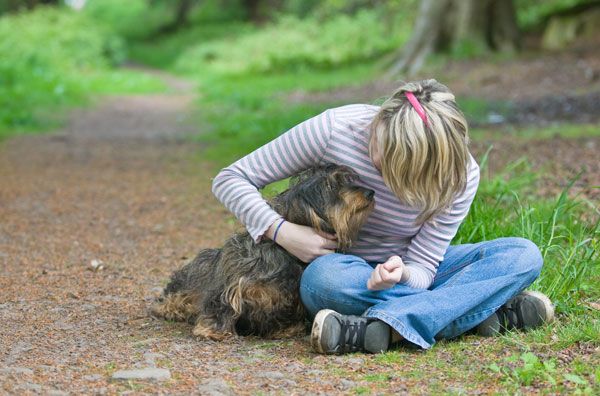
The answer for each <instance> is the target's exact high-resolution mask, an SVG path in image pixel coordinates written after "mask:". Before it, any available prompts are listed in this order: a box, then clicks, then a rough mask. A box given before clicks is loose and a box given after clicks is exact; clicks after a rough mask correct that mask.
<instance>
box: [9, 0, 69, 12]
mask: <svg viewBox="0 0 600 396" xmlns="http://www.w3.org/2000/svg"><path fill="white" fill-rule="evenodd" d="M59 3H60V0H0V13H2V12H11V11H18V10H21V9H28V10H31V9H33V8H35V7H36V6H38V5H42V4H53V5H58V4H59Z"/></svg>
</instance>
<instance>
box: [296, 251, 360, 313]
mask: <svg viewBox="0 0 600 396" xmlns="http://www.w3.org/2000/svg"><path fill="white" fill-rule="evenodd" d="M367 267H368V268H370V267H369V265H368V264H367V263H366V262H365V261H364V260H362V259H360V258H359V257H355V256H349V255H343V254H337V253H335V254H329V255H326V256H322V257H319V258H317V259H316V260H314V261H313V262H312V263H310V264H309V266H308V267H306V269H305V270H304V273H303V274H302V279H301V280H300V298H301V300H302V302H303V303H304V306H305V307H306V308H307V310H308V311H309V313H310V314H311V315H314V314H316V313H317V311H319V310H320V309H325V308H329V309H335V310H336V311H338V312H344V313H347V314H357V313H356V312H354V311H353V310H352V309H354V308H357V305H356V301H355V300H356V294H357V292H356V287H357V284H359V283H361V281H360V280H359V279H358V277H360V276H363V275H364V274H362V273H363V272H365V273H366V272H367V271H368V268H367ZM362 283H364V284H365V287H366V280H364V282H362ZM349 309H350V310H351V311H352V312H350V311H349ZM357 309H362V310H364V309H366V308H357ZM357 312H358V311H357ZM360 312H362V311H360ZM360 312H358V313H360Z"/></svg>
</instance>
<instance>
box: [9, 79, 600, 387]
mask: <svg viewBox="0 0 600 396" xmlns="http://www.w3.org/2000/svg"><path fill="white" fill-rule="evenodd" d="M169 82H170V84H171V85H172V86H173V88H174V90H173V92H172V93H171V94H164V95H149V96H129V97H108V98H104V99H103V100H102V101H100V102H99V103H98V104H97V105H96V106H94V107H92V108H90V109H79V110H75V111H74V112H73V113H72V115H71V117H70V121H69V123H68V125H67V126H66V127H65V128H63V129H62V130H59V131H56V132H55V133H52V134H47V135H35V136H19V137H15V138H12V139H10V140H8V141H5V142H2V143H1V144H0V178H1V180H2V184H1V185H0V219H1V222H0V265H1V268H2V272H1V274H0V384H1V385H0V389H1V392H4V393H9V394H39V393H42V394H55V395H59V394H67V393H75V394H80V393H84V394H116V393H125V392H131V393H169V394H170V393H176V394H190V393H198V394H212V395H220V394H233V393H240V394H256V393H285V394H304V393H306V392H310V393H322V394H331V393H348V392H354V391H355V389H356V388H357V387H360V386H365V387H367V388H373V387H375V388H374V389H376V391H377V389H379V388H377V387H380V386H382V385H381V383H376V384H375V385H374V384H373V382H372V380H371V382H369V380H367V379H366V378H368V376H369V375H370V376H371V377H372V376H373V375H377V374H378V373H379V372H380V371H381V367H382V364H381V363H379V362H378V361H377V360H376V357H374V356H366V355H350V356H344V357H324V356H317V355H315V354H313V353H311V352H310V351H309V348H308V341H307V340H306V339H293V340H287V341H273V342H271V341H268V342H267V341H264V340H257V339H252V338H249V339H232V340H230V341H228V342H223V343H216V342H209V341H199V340H196V339H194V338H193V337H192V336H191V331H190V330H191V329H190V326H188V325H187V324H180V323H169V322H165V321H161V320H156V319H153V318H152V317H150V316H149V315H148V311H147V310H148V307H149V306H150V304H151V302H152V300H153V299H154V298H155V297H156V296H157V295H158V294H159V293H160V291H161V289H162V287H163V286H164V284H165V283H166V281H167V279H168V277H169V275H170V273H171V272H172V271H173V270H174V269H175V268H177V267H178V266H179V265H181V264H183V263H185V262H186V261H187V260H189V259H190V258H191V257H193V256H194V255H195V254H196V252H197V251H198V250H199V249H201V248H204V247H213V246H218V245H219V244H220V243H221V241H222V240H223V239H224V238H225V237H226V236H227V235H228V234H230V233H231V232H232V231H233V230H234V228H235V227H236V225H235V222H234V221H233V220H232V217H231V215H230V214H229V213H228V212H227V210H226V209H225V208H224V207H222V205H221V204H219V203H218V202H217V201H216V200H215V198H214V197H213V196H212V194H211V192H210V178H211V176H212V175H213V173H214V166H213V165H211V164H209V163H206V162H204V161H203V160H202V147H201V146H200V145H199V144H197V143H193V142H191V141H190V140H188V139H185V137H186V135H188V134H191V133H196V131H195V130H194V128H193V127H192V123H191V122H190V120H189V118H190V117H189V116H190V112H189V109H190V104H191V103H192V100H193V98H194V97H193V95H191V94H190V92H191V91H192V87H190V86H189V85H187V84H186V83H185V82H182V81H179V80H176V79H173V78H171V77H170V78H169ZM552 142H556V141H555V140H553V141H552ZM481 144H482V145H483V143H481ZM507 144H508V143H507ZM548 144H549V146H548V148H544V149H543V150H542V149H541V148H540V145H537V144H536V145H531V146H528V148H524V150H525V151H521V153H526V154H534V153H537V152H538V151H542V152H543V153H544V154H543V155H550V154H552V153H553V154H554V155H555V161H554V162H555V163H557V164H562V165H557V166H565V167H567V168H568V169H571V167H574V168H576V167H578V166H579V165H581V164H587V165H590V164H591V165H594V158H596V157H594V155H595V154H594V153H595V152H596V151H597V147H598V144H599V142H598V140H597V139H582V140H581V141H568V142H566V141H560V145H559V146H560V147H561V149H564V152H561V153H559V155H558V156H557V155H556V154H557V153H556V151H555V150H556V147H557V146H556V145H555V143H548ZM519 147H520V146H519ZM519 147H516V146H507V150H510V151H511V152H512V151H519V150H520V149H519ZM482 148H483V146H482ZM535 155H538V154H535ZM540 155H541V156H543V155H542V154H540ZM494 161H495V160H494ZM494 161H493V162H494ZM563 162H568V166H567V165H566V164H564V163H563ZM494 163H495V162H494ZM494 166H495V165H494ZM595 166H596V167H595V168H593V172H591V173H590V176H589V177H590V179H589V180H590V183H596V184H600V182H599V179H598V173H599V172H598V164H597V162H596V163H595ZM493 345H495V344H494V341H493V340H486V339H476V340H474V341H473V343H472V349H471V350H470V351H468V352H465V353H466V354H470V355H473V356H472V357H473V358H474V359H478V360H479V359H480V358H481V354H482V353H485V352H481V351H482V350H483V351H488V352H489V350H490V348H492V349H493ZM484 347H485V348H484ZM486 348H487V349H486ZM498 353H502V352H501V351H498ZM421 354H422V352H420V351H416V350H411V349H407V350H406V351H405V352H404V355H403V357H402V363H401V365H399V366H398V365H397V366H394V367H396V368H395V369H394V370H400V369H398V367H403V366H404V367H411V365H415V364H416V363H415V362H416V361H417V360H418V359H419V357H420V355H421ZM470 355H469V356H470ZM478 356H479V357H478ZM152 367H158V368H161V369H163V370H168V371H167V374H166V375H168V376H170V379H163V380H161V379H156V380H117V379H113V374H115V372H116V371H117V370H130V369H131V370H133V369H141V368H152ZM383 367H387V369H388V371H389V369H390V366H389V365H388V366H386V365H383ZM401 374H402V371H401V370H400V371H397V374H394V375H388V376H387V377H386V380H385V386H384V387H383V388H380V391H385V392H394V393H397V392H400V393H402V392H407V390H408V389H411V392H413V393H428V390H427V389H428V387H427V384H426V383H424V381H425V382H427V381H438V379H437V376H436V377H432V378H425V379H423V378H417V377H407V378H404V377H403V376H402V375H401ZM161 375H162V376H164V375H165V371H162V372H161ZM489 377H490V378H489V379H482V380H480V382H477V383H474V384H465V383H463V384H460V383H458V384H456V385H453V384H451V383H450V382H448V381H449V380H448V379H445V380H444V383H443V386H444V387H446V386H452V389H456V390H457V391H458V392H462V391H464V390H465V388H464V387H468V388H469V390H470V391H475V392H477V391H479V392H489V391H490V389H498V388H497V387H498V384H497V383H496V382H495V381H496V379H495V378H494V376H489ZM163 378H164V377H163ZM436 383H437V382H436ZM438 384H439V383H438ZM443 389H450V388H443Z"/></svg>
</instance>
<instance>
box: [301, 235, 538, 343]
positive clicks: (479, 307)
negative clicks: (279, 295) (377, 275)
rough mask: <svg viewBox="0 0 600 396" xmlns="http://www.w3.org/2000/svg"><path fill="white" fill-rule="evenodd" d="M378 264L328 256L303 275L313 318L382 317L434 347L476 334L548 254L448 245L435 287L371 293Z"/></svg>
mask: <svg viewBox="0 0 600 396" xmlns="http://www.w3.org/2000/svg"><path fill="white" fill-rule="evenodd" d="M376 264H377V263H368V262H366V261H365V260H363V259H361V258H360V257H357V256H353V255H345V254H338V253H333V254H328V255H325V256H321V257H319V258H317V259H316V260H314V261H313V262H312V263H311V264H310V265H309V266H308V267H307V268H306V270H305V271H304V274H303V275H302V280H301V283H300V296H301V298H302V302H303V303H304V305H305V306H306V308H307V310H308V311H309V313H310V314H311V315H313V316H314V315H315V314H316V313H317V312H318V311H319V310H321V309H333V310H334V311H337V312H339V313H342V314H345V315H362V316H366V317H368V318H377V319H380V320H382V321H384V322H385V323H387V324H388V325H390V326H391V327H392V328H393V329H394V330H396V331H397V332H398V333H400V335H402V336H403V337H404V338H405V339H406V340H408V341H410V342H412V343H414V344H416V345H418V346H420V347H422V348H430V347H431V346H432V345H433V344H434V343H435V340H436V339H441V338H445V339H449V338H453V337H456V336H458V335H460V334H462V333H464V332H466V331H467V330H470V329H472V328H473V327H475V326H477V325H478V324H479V323H481V322H482V321H484V320H485V319H486V318H488V317H489V316H490V315H492V314H493V313H494V312H495V311H496V310H497V309H498V308H499V307H500V306H501V305H502V304H504V303H505V302H506V301H508V300H509V299H510V298H511V297H513V296H515V295H517V294H518V293H519V292H521V291H522V290H523V289H525V288H526V287H527V286H529V285H530V284H531V283H532V282H533V281H534V280H535V279H536V278H537V277H538V276H539V274H540V271H541V268H542V256H541V254H540V251H539V249H538V248H537V246H536V245H535V244H533V243H532V242H531V241H529V240H527V239H523V238H500V239H496V240H493V241H487V242H480V243H476V244H465V245H456V246H450V247H449V248H448V250H447V252H446V255H445V256H444V259H443V261H442V262H441V263H440V265H439V268H438V271H437V274H436V276H435V279H434V281H433V284H432V285H431V287H430V288H429V289H414V288H411V287H409V286H406V285H402V284H396V285H395V286H394V287H392V288H390V289H387V290H380V291H372V290H369V289H367V280H368V279H369V277H370V275H371V271H372V270H373V268H374V266H375V265H376Z"/></svg>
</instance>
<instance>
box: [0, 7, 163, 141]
mask: <svg viewBox="0 0 600 396" xmlns="http://www.w3.org/2000/svg"><path fill="white" fill-rule="evenodd" d="M124 58H125V46H124V43H123V41H122V40H121V39H120V37H119V36H118V35H116V34H115V33H114V32H113V31H111V30H110V29H108V28H106V27H105V26H103V25H101V24H99V23H97V22H96V21H94V20H92V19H90V18H88V17H87V16H86V15H84V14H82V13H77V12H74V11H71V10H69V9H67V8H62V7H38V8H36V9H35V10H34V11H30V12H23V13H19V14H14V15H12V14H11V15H2V16H1V17H0V138H6V137H8V136H11V135H15V134H19V133H28V132H32V131H36V132H38V131H44V130H48V129H51V128H53V127H56V126H57V125H58V124H60V118H61V117H60V115H59V113H62V111H63V110H64V109H65V108H67V107H70V106H81V105H85V104H86V103H87V100H88V98H89V97H90V95H92V94H98V93H147V92H156V91H164V89H165V87H164V84H162V83H161V82H160V81H158V79H156V78H154V77H151V76H147V75H144V74H142V73H139V72H134V71H117V70H115V69H114V67H115V66H116V65H117V64H119V63H120V62H122V61H123V60H124Z"/></svg>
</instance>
